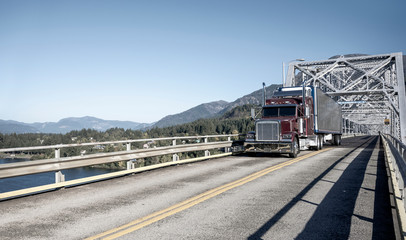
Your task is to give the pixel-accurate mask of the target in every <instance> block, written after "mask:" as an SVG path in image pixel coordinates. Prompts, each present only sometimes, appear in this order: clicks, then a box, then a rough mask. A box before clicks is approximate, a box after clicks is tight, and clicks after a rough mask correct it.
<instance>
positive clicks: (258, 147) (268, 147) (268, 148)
mask: <svg viewBox="0 0 406 240" xmlns="http://www.w3.org/2000/svg"><path fill="white" fill-rule="evenodd" d="M244 148H245V152H252V153H256V152H261V153H291V152H292V143H291V142H272V143H270V142H245V143H244Z"/></svg>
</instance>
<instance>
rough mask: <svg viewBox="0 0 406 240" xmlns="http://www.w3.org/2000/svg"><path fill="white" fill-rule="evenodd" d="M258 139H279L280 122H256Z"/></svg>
mask: <svg viewBox="0 0 406 240" xmlns="http://www.w3.org/2000/svg"><path fill="white" fill-rule="evenodd" d="M256 138H257V139H256V140H257V141H279V122H278V121H260V122H257V124H256Z"/></svg>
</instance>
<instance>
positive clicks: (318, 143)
mask: <svg viewBox="0 0 406 240" xmlns="http://www.w3.org/2000/svg"><path fill="white" fill-rule="evenodd" d="M316 143H317V146H316V147H314V150H316V151H319V150H320V149H321V145H320V137H319V135H316Z"/></svg>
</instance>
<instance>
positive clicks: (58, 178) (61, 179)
mask: <svg viewBox="0 0 406 240" xmlns="http://www.w3.org/2000/svg"><path fill="white" fill-rule="evenodd" d="M60 182H65V175H64V174H63V173H62V172H61V171H57V172H55V183H60Z"/></svg>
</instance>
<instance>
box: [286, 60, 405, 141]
mask: <svg viewBox="0 0 406 240" xmlns="http://www.w3.org/2000/svg"><path fill="white" fill-rule="evenodd" d="M303 84H304V85H306V86H310V85H312V86H316V87H319V88H320V89H321V90H322V91H324V92H325V93H327V94H328V95H330V96H331V97H332V98H334V99H335V100H337V101H338V102H340V104H342V109H343V118H344V119H348V120H350V121H352V122H355V123H357V124H359V125H365V127H362V128H363V129H370V130H371V131H372V132H374V133H375V132H377V131H382V132H386V133H390V134H392V135H393V136H395V137H397V138H398V139H401V140H402V142H404V143H406V93H405V76H404V69H403V55H402V53H401V52H399V53H391V54H382V55H367V56H357V57H344V56H340V57H338V58H334V59H329V60H324V61H312V62H292V63H290V64H289V69H288V74H287V79H286V81H285V86H303ZM384 119H390V125H389V126H385V125H384Z"/></svg>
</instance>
